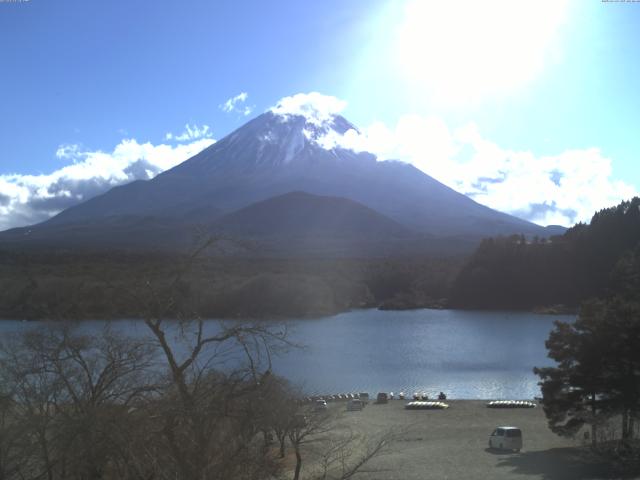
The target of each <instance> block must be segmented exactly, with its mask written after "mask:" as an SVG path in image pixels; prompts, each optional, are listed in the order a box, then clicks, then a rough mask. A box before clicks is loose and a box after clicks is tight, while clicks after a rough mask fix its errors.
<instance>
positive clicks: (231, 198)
mask: <svg viewBox="0 0 640 480" xmlns="http://www.w3.org/2000/svg"><path fill="white" fill-rule="evenodd" d="M350 130H354V131H355V132H357V128H356V127H355V126H354V125H352V124H351V123H350V122H349V121H348V120H346V119H345V118H344V117H342V116H340V115H329V114H327V115H318V114H317V112H313V111H312V112H298V113H287V112H282V111H280V110H279V109H278V108H274V109H272V110H270V111H267V112H266V113H263V114H261V115H259V116H258V117H256V118H254V119H253V120H251V121H249V122H248V123H246V124H245V125H243V126H242V127H240V128H238V129H237V130H235V131H234V132H232V133H231V134H229V135H227V136H226V137H225V138H223V139H222V140H220V141H218V142H216V143H214V144H213V145H211V146H210V147H208V148H206V149H204V150H203V151H201V152H200V153H198V154H197V155H195V156H193V157H192V158H190V159H188V160H186V161H185V162H183V163H181V164H179V165H177V166H176V167H174V168H172V169H170V170H167V171H165V172H163V173H161V174H159V175H157V176H156V177H155V178H153V179H151V180H138V181H134V182H132V183H129V184H126V185H122V186H118V187H115V188H113V189H111V190H109V191H107V192H106V193H104V194H102V195H99V196H96V197H94V198H91V199H89V200H87V201H85V202H83V203H81V204H78V205H76V206H73V207H71V208H68V209H67V210H64V211H62V212H61V213H59V214H58V215H56V216H54V217H52V218H51V219H49V220H47V221H45V222H43V223H40V224H37V225H33V226H30V227H24V228H16V229H12V230H8V231H6V232H3V233H0V245H1V244H5V245H7V244H13V245H15V244H19V245H21V246H29V245H32V246H49V247H56V248H57V247H65V246H66V247H72V248H77V247H86V248H125V249H126V248H143V249H146V248H178V247H180V248H181V247H184V245H185V242H186V238H187V237H188V236H189V232H192V231H193V230H194V229H195V228H199V229H200V230H203V229H204V230H205V231H206V232H209V233H213V232H224V233H229V234H231V235H236V236H241V237H248V238H255V239H259V240H263V241H265V242H266V243H267V244H269V245H270V246H271V248H274V249H275V250H278V245H280V247H281V248H280V250H286V249H288V248H293V247H292V245H293V244H295V239H302V240H300V241H304V242H306V243H305V245H313V248H314V249H317V248H320V249H321V244H322V242H323V239H324V240H326V241H327V242H329V240H330V241H331V242H334V245H335V242H338V243H340V239H345V241H346V242H347V243H346V244H345V245H347V244H348V248H349V249H352V248H353V249H355V248H357V245H358V244H359V243H362V242H364V243H367V244H368V245H369V246H371V245H373V244H375V245H376V247H375V248H374V250H376V249H378V250H379V247H380V246H381V245H383V244H384V245H386V247H385V248H384V250H385V251H386V252H388V251H389V245H393V246H399V245H400V244H404V245H407V244H411V245H414V246H415V245H417V244H420V245H422V246H424V247H425V248H427V250H429V246H431V247H433V248H431V249H432V250H438V249H440V248H441V247H443V246H444V245H451V244H452V243H451V242H452V241H453V240H452V239H456V240H455V241H460V242H463V243H464V245H466V246H467V247H468V248H473V247H472V246H471V245H472V244H473V245H475V243H476V242H477V241H478V240H479V239H481V238H483V237H486V236H495V235H510V234H525V235H529V236H531V235H538V236H541V237H546V236H549V235H550V234H556V233H561V230H559V229H556V228H554V227H547V228H545V227H541V226H539V225H536V224H533V223H530V222H528V221H526V220H523V219H520V218H517V217H514V216H511V215H508V214H505V213H501V212H498V211H495V210H492V209H490V208H488V207H486V206H483V205H481V204H479V203H477V202H475V201H473V200H472V199H470V198H468V197H466V196H465V195H462V194H460V193H458V192H456V191H454V190H453V189H451V188H449V187H447V186H446V185H444V184H442V183H440V182H438V181H437V180H435V179H434V178H432V177H430V176H429V175H427V174H425V173H423V172H422V171H420V170H418V169H417V168H415V167H414V166H412V165H409V164H407V163H403V162H400V161H393V160H385V161H380V159H378V158H376V157H375V156H374V155H372V154H370V153H366V152H355V151H353V150H350V149H347V148H343V147H341V146H339V145H337V144H336V145H333V146H327V142H326V141H325V140H326V139H327V138H329V137H331V136H332V137H334V138H336V137H337V138H339V137H341V136H344V135H345V134H347V132H349V131H350ZM292 192H295V193H292ZM311 238H313V239H315V242H311V243H309V240H310V239H311ZM284 240H286V241H284ZM347 240H348V241H347ZM455 241H454V243H455ZM372 242H373V243H372ZM285 246H286V247H285ZM343 247H344V245H343ZM309 248H311V247H309ZM393 248H395V247H393ZM412 248H413V247H412ZM465 248H466V247H465Z"/></svg>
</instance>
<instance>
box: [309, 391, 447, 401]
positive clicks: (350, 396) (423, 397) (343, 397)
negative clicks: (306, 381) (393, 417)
mask: <svg viewBox="0 0 640 480" xmlns="http://www.w3.org/2000/svg"><path fill="white" fill-rule="evenodd" d="M376 398H377V401H379V400H380V399H382V398H384V399H385V400H395V399H398V400H405V398H406V395H405V393H404V392H400V393H397V394H396V393H394V392H389V393H386V392H380V393H378V396H377V397H376ZM437 399H438V400H446V399H447V396H446V395H445V394H444V393H443V392H440V393H439V394H438V395H437ZM317 400H324V401H325V402H340V401H344V402H346V401H349V400H362V401H364V402H368V401H369V393H367V392H360V393H339V394H335V395H315V396H310V397H305V398H304V399H302V403H315V402H316V401H317ZM413 400H414V401H429V400H430V399H429V395H428V394H427V393H426V392H423V393H417V392H416V393H414V394H413Z"/></svg>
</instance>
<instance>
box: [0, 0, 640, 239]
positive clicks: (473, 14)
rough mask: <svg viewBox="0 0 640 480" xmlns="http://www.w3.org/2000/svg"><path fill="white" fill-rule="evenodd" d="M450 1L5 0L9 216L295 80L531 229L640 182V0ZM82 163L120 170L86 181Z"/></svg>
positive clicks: (3, 84) (72, 193)
mask: <svg viewBox="0 0 640 480" xmlns="http://www.w3.org/2000/svg"><path fill="white" fill-rule="evenodd" d="M444 3H446V2H440V1H434V2H421V3H416V2H411V1H406V2H403V1H374V0H366V1H364V0H362V1H361V0H350V1H349V2H344V1H334V0H325V1H323V2H300V1H278V2H264V1H255V2H249V1H233V2H211V1H199V0H186V1H181V2H176V1H158V0H155V1H150V0H149V1H145V0H138V1H133V2H132V1H121V0H112V1H102V2H87V1H85V0H67V1H57V0H28V1H14V2H0V42H1V45H2V47H1V48H0V65H1V66H2V67H1V68H2V75H1V76H0V105H1V108H2V113H3V114H2V115H1V116H0V145H2V150H1V151H0V215H2V216H3V217H4V219H0V228H2V227H10V226H16V225H20V224H27V223H30V222H33V221H39V220H42V219H44V218H46V217H47V216H48V215H51V214H54V213H56V211H57V210H56V208H57V209H59V208H62V207H64V206H66V205H68V204H72V203H73V202H74V201H80V200H82V199H85V198H87V197H88V196H90V195H93V194H95V193H99V192H100V191H102V190H104V189H105V188H107V187H109V186H112V185H114V184H117V183H121V182H123V181H126V180H130V179H132V177H131V175H132V174H131V173H130V172H129V170H127V168H123V169H121V170H118V171H117V172H116V173H114V171H115V170H117V168H116V167H114V168H113V169H111V167H109V166H108V163H109V162H116V163H117V161H119V160H118V159H120V160H122V158H124V157H125V156H127V155H129V156H130V155H133V156H136V155H137V156H142V157H144V156H145V155H146V156H148V157H149V158H151V159H155V160H153V161H152V162H151V163H153V165H154V168H151V170H148V171H147V172H146V173H143V174H146V175H148V176H152V175H154V174H156V173H157V172H158V171H161V170H162V169H164V168H168V167H170V166H172V165H173V164H175V163H176V162H178V161H181V160H184V159H186V156H187V155H190V154H193V153H195V152H196V151H197V150H198V149H199V148H202V147H204V146H206V145H207V144H209V143H211V142H212V141H214V139H220V138H222V137H223V136H224V135H226V134H227V133H229V132H230V131H232V130H233V129H235V128H237V127H238V126H240V125H242V124H243V123H244V122H245V121H247V120H248V119H249V118H252V117H253V116H255V115H257V114H259V113H261V112H263V111H265V110H266V109H268V108H270V107H272V106H273V105H275V104H276V103H277V102H278V101H279V100H280V99H281V98H283V97H287V96H290V95H294V94H297V93H300V92H320V93H321V94H324V95H327V96H333V97H336V98H338V99H340V100H341V101H343V102H344V103H343V104H342V107H341V108H340V110H341V113H342V114H344V115H345V116H346V117H347V118H348V119H349V120H351V121H352V122H353V123H355V124H356V125H358V126H359V127H361V129H362V133H363V135H364V136H365V137H366V146H367V147H370V148H369V149H371V150H375V151H374V153H377V154H378V155H379V156H381V157H382V156H394V157H400V158H401V159H403V160H406V161H410V162H412V163H414V164H416V166H418V167H419V168H422V169H423V170H424V171H425V172H426V173H429V174H431V175H433V176H435V177H436V178H438V179H439V180H441V181H443V182H445V183H447V184H448V185H450V186H452V187H453V188H456V189H458V190H459V191H462V192H463V193H467V194H469V195H470V196H472V197H473V198H475V199H476V200H478V201H480V202H482V203H485V204H488V205H490V206H492V207H494V208H498V209H501V210H504V211H508V212H510V213H514V214H517V215H520V216H522V217H525V218H529V219H531V220H533V221H537V222H538V223H564V224H568V223H571V222H573V221H578V220H584V219H588V216H589V215H590V213H592V212H593V210H594V209H596V208H602V207H605V206H608V205H610V204H612V203H616V202H617V201H618V200H619V199H621V198H625V197H627V196H629V195H632V194H635V193H636V192H638V191H639V190H640V168H638V162H639V160H640V158H639V156H640V114H639V112H640V89H639V88H638V82H637V79H638V78H640V51H639V50H640V38H639V36H640V33H639V31H638V30H637V28H635V26H637V25H640V3H624V2H600V1H596V0H594V1H573V2H571V1H569V2H567V3H566V5H565V4H563V2H561V1H554V2H520V3H518V2H502V1H500V0H495V1H492V0H488V1H486V2H458V3H455V4H454V6H453V7H451V8H449V7H446V6H442V5H443V4H444ZM478 4H481V7H478ZM513 4H516V5H517V8H516V9H514V8H513V7H512V6H510V5H513ZM243 92H244V93H245V95H243V96H242V97H240V99H239V100H238V101H237V102H236V104H235V108H234V109H232V110H231V111H225V108H224V104H225V102H227V101H228V100H229V99H232V98H233V97H236V96H237V95H239V94H241V93H243ZM226 110H229V109H226ZM249 111H250V112H251V113H249V114H247V115H245V113H248V112H249ZM187 124H188V125H189V128H190V131H191V133H189V131H187V129H186V127H185V126H186V125H187ZM205 126H207V127H208V130H206V132H205V131H204V129H205ZM170 132H171V134H172V135H171V138H169V136H168V135H167V134H168V133H170ZM181 135H182V136H181ZM176 137H180V138H182V140H180V141H177V140H176ZM383 137H384V138H386V139H387V140H386V143H384V145H382V144H380V141H379V138H383ZM132 140H133V141H135V143H131V141H132ZM425 140H426V141H425ZM127 141H128V143H127ZM123 142H124V143H123ZM425 143H427V144H428V145H425ZM162 146H165V147H166V148H161V147H162ZM362 148H364V147H362ZM123 152H124V153H123ZM162 155H164V156H162ZM98 157H99V158H98ZM160 157H162V158H160ZM182 157H184V158H182ZM145 158H147V157H145ZM114 159H115V160H114ZM130 160H131V159H130V158H129V157H127V160H126V162H129V163H126V165H130V163H131V162H130ZM74 165H75V167H73V166H74ZM105 165H107V166H106V167H105ZM80 166H83V167H84V168H83V169H82V170H83V172H84V173H82V175H81V177H82V180H83V181H87V178H88V177H90V176H91V173H90V171H91V169H93V168H95V169H99V168H105V169H106V170H108V171H109V173H104V172H103V173H100V174H99V175H101V178H102V180H101V181H99V182H96V181H94V180H95V179H91V180H92V182H93V183H92V185H93V187H95V188H93V187H92V188H87V187H86V185H85V184H83V185H79V183H81V182H79V181H78V178H79V177H73V178H71V177H72V176H73V175H78V174H77V172H78V171H79V170H81V168H80ZM69 167H73V168H69ZM65 168H67V170H64V169H65ZM118 168H120V167H118ZM63 170H64V172H66V173H60V172H61V171H63ZM122 171H126V172H125V173H124V174H123V173H122ZM56 172H58V173H56ZM69 172H71V173H69ZM73 172H76V173H73ZM87 172H89V173H87ZM52 175H53V176H52ZM97 175H98V174H97ZM62 177H64V178H65V179H67V180H68V179H72V180H73V181H71V182H65V183H64V188H63V187H62V186H60V185H62V183H61V181H60V179H61V178H62ZM552 177H553V178H552ZM578 177H580V178H578ZM582 177H585V178H582ZM587 177H588V178H587ZM136 178H137V177H136ZM545 178H547V179H548V178H552V179H555V180H554V181H553V182H552V183H550V184H548V185H547V183H548V182H546V180H545ZM558 178H560V179H563V178H564V179H565V181H564V183H563V181H561V182H558ZM483 179H488V180H483ZM540 182H542V183H545V182H546V183H545V185H543V186H541V187H540V188H539V189H537V190H536V189H535V186H536V184H540ZM54 183H55V185H56V188H53V187H51V185H53V184H54ZM558 183H562V185H556V184H558ZM523 185H528V188H529V190H530V191H529V190H527V192H528V193H527V195H523V194H522V192H523V190H524V189H523ZM554 185H556V187H558V188H555V187H554ZM560 187H561V188H560ZM74 188H76V190H74ZM60 192H62V193H60ZM56 195H58V197H60V195H62V196H63V197H65V198H66V200H64V199H62V200H64V201H56V202H49V203H47V206H46V208H44V207H40V208H39V207H37V205H42V204H43V203H42V200H43V199H52V198H53V197H56ZM36 197H37V198H36ZM34 200H40V203H35V202H34ZM58 200H60V198H58ZM65 202H66V203H65ZM45 203H46V202H45ZM56 205H57V207H56ZM38 208H39V209H38Z"/></svg>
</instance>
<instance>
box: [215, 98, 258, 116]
mask: <svg viewBox="0 0 640 480" xmlns="http://www.w3.org/2000/svg"><path fill="white" fill-rule="evenodd" d="M248 98H249V94H248V93H247V92H240V93H239V94H238V95H236V96H235V97H231V98H229V99H228V100H227V101H226V102H224V103H223V104H222V105H220V110H222V111H223V112H225V113H232V112H235V113H239V114H241V115H244V116H245V117H246V116H247V115H250V114H251V112H253V107H252V106H249V105H243V104H244V103H245V102H246V101H247V99H248Z"/></svg>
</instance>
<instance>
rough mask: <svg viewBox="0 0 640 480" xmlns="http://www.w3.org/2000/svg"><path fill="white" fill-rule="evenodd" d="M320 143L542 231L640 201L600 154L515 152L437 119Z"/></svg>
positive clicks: (379, 126)
mask: <svg viewBox="0 0 640 480" xmlns="http://www.w3.org/2000/svg"><path fill="white" fill-rule="evenodd" d="M316 141H317V142H318V143H319V144H320V145H322V146H323V147H325V148H328V149H330V148H335V147H342V148H348V149H351V150H355V151H368V152H371V153H373V154H375V155H376V156H377V157H378V158H379V159H380V160H389V159H396V160H402V161H404V162H407V163H411V164H413V165H414V166H415V167H417V168H419V169H420V170H422V171H424V172H425V173H427V174H429V175H431V176H433V177H434V178H436V179H437V180H440V181H441V182H442V183H444V184H446V185H448V186H450V187H451V188H453V189H455V190H457V191H459V192H461V193H464V194H466V195H468V196H469V197H471V198H473V199H474V200H476V201H478V202H479V203H482V204H484V205H487V206H489V207H491V208H494V209H496V210H500V211H503V212H507V213H511V214H513V215H517V216H519V217H522V218H525V219H527V220H530V221H532V222H535V223H538V224H541V225H549V224H561V225H566V226H570V225H573V224H574V223H575V222H578V221H589V220H590V219H591V216H592V215H593V213H594V212H595V211H596V210H599V209H601V208H604V207H608V206H612V205H615V204H617V203H619V202H620V201H621V200H626V199H629V198H631V197H632V196H634V195H638V191H637V190H636V189H635V188H634V187H633V186H631V185H629V184H627V183H625V182H624V181H620V180H616V179H614V178H613V172H612V167H611V159H609V158H607V157H606V156H604V155H603V154H602V152H601V151H600V150H599V149H598V148H584V149H574V150H567V151H564V152H560V153H558V154H555V155H546V156H540V155H536V154H535V153H533V152H531V151H516V150H509V149H504V148H502V147H500V146H499V145H498V144H496V143H494V142H491V141H490V140H487V139H485V138H484V137H482V135H481V134H480V133H479V131H478V128H477V126H476V125H475V124H467V125H464V126H462V127H460V128H456V129H451V128H450V127H449V126H448V125H447V124H446V123H445V122H444V121H443V120H442V119H440V118H438V117H424V116H419V115H405V116H403V117H401V118H400V120H399V121H398V123H397V124H396V125H395V127H392V128H390V127H388V126H386V125H385V124H383V123H380V122H378V123H374V124H372V125H371V126H369V127H367V128H364V129H362V130H361V131H360V132H357V131H355V130H349V131H347V132H346V133H345V134H344V135H340V134H338V133H337V132H335V131H330V132H328V133H327V134H326V135H324V136H322V137H320V138H318V139H316Z"/></svg>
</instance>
